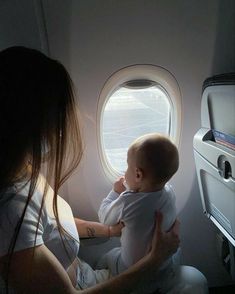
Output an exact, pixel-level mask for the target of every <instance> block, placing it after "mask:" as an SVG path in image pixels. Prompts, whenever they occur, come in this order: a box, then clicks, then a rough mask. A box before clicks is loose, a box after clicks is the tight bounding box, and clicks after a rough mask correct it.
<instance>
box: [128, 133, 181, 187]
mask: <svg viewBox="0 0 235 294" xmlns="http://www.w3.org/2000/svg"><path fill="white" fill-rule="evenodd" d="M127 164H128V168H127V171H126V174H125V178H126V182H127V184H128V186H129V188H130V189H131V190H134V191H143V192H148V191H151V190H156V189H161V188H163V187H164V185H165V183H166V182H167V181H168V180H169V179H170V178H171V177H172V176H173V175H174V174H175V172H176V171H177V169H178V167H179V155H178V150H177V148H176V146H175V145H174V144H173V143H172V142H171V141H170V139H168V138H167V137H166V136H163V135H160V134H157V133H153V134H147V135H144V136H141V137H139V138H138V139H136V140H135V141H134V142H133V143H132V144H131V146H130V147H129V150H128V154H127Z"/></svg>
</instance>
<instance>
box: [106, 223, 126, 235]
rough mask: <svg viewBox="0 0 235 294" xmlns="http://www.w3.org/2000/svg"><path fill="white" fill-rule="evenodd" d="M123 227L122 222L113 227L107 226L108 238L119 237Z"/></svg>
mask: <svg viewBox="0 0 235 294" xmlns="http://www.w3.org/2000/svg"><path fill="white" fill-rule="evenodd" d="M123 227H125V225H124V223H123V222H121V221H120V222H119V223H117V224H116V225H114V226H109V234H110V237H119V236H121V234H122V229H123Z"/></svg>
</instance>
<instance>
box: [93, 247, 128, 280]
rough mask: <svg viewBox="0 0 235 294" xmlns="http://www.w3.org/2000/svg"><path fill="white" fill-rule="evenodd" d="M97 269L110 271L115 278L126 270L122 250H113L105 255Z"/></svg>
mask: <svg viewBox="0 0 235 294" xmlns="http://www.w3.org/2000/svg"><path fill="white" fill-rule="evenodd" d="M96 269H109V270H110V271H111V273H112V275H113V276H115V275H118V274H119V273H121V272H122V271H124V270H125V269H126V267H124V265H123V263H122V261H121V248H120V247H117V248H113V249H112V250H110V251H109V252H108V253H106V254H104V255H103V256H102V257H101V258H100V260H99V261H98V263H97V265H96Z"/></svg>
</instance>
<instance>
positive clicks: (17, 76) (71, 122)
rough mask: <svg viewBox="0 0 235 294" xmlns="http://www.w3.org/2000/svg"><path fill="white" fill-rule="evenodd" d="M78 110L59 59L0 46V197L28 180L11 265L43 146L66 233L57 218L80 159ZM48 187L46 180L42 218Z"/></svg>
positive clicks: (47, 171) (11, 252)
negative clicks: (61, 195)
mask: <svg viewBox="0 0 235 294" xmlns="http://www.w3.org/2000/svg"><path fill="white" fill-rule="evenodd" d="M77 115H78V114H77V109H76V106H75V102H74V93H73V86H72V81H71V79H70V76H69V74H68V72H67V71H66V70H65V68H64V66H63V65H62V64H61V63H59V62H58V61H56V60H53V59H51V58H48V57H47V56H46V55H44V54H43V53H41V52H39V51H37V50H34V49H29V48H25V47H11V48H8V49H5V50H3V51H1V52H0V193H1V194H0V197H4V191H5V190H6V189H7V188H8V187H11V186H12V185H14V183H15V182H18V181H21V180H28V181H29V183H30V186H29V193H28V198H27V201H26V205H25V208H24V211H23V214H22V216H21V219H20V220H19V223H18V225H17V227H16V231H15V234H14V236H13V239H12V242H11V246H10V248H9V254H8V256H9V258H8V261H9V262H8V271H9V264H10V260H11V256H12V254H13V251H14V246H15V244H16V240H17V236H18V234H19V230H20V227H21V225H22V222H23V220H24V215H25V212H26V209H27V206H28V204H29V203H30V200H31V198H32V196H33V193H34V191H35V188H36V184H37V181H38V177H39V174H40V171H41V169H42V164H43V162H44V161H45V154H44V151H45V150H44V149H45V146H47V148H48V150H49V152H48V154H47V155H46V157H47V158H46V167H47V168H46V179H47V181H48V182H50V183H52V187H53V189H54V198H53V210H54V214H55V218H56V221H57V225H58V228H59V231H60V233H66V232H65V231H64V230H63V228H62V226H61V224H60V221H59V216H58V209H57V194H58V190H59V188H60V186H61V185H62V184H63V183H64V181H65V180H66V179H67V178H68V176H69V175H70V174H71V173H72V172H73V171H74V169H75V168H76V167H77V166H78V164H79V162H80V160H81V156H82V142H81V134H80V129H79V124H78V116H77ZM27 165H29V166H30V170H31V171H30V173H29V172H28V167H27ZM47 188H48V186H47V184H45V188H44V194H43V199H42V205H41V210H40V212H39V216H38V223H39V219H40V214H41V211H42V208H43V204H44V201H45V197H46V191H47ZM3 200H4V199H3ZM35 240H36V237H35Z"/></svg>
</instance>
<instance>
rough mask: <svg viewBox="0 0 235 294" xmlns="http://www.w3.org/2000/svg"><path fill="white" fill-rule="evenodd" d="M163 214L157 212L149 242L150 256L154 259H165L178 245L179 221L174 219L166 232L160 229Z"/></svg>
mask: <svg viewBox="0 0 235 294" xmlns="http://www.w3.org/2000/svg"><path fill="white" fill-rule="evenodd" d="M162 222H163V215H162V213H161V212H157V216H156V227H155V231H154V235H153V240H152V244H151V250H150V256H151V259H152V260H153V261H154V260H162V261H165V260H166V259H167V258H168V257H170V256H171V255H172V254H173V253H175V252H176V251H177V249H178V247H179V243H180V239H179V226H180V222H179V221H178V220H177V219H176V221H175V223H174V225H173V226H172V228H171V229H170V230H169V231H168V232H163V231H162Z"/></svg>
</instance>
